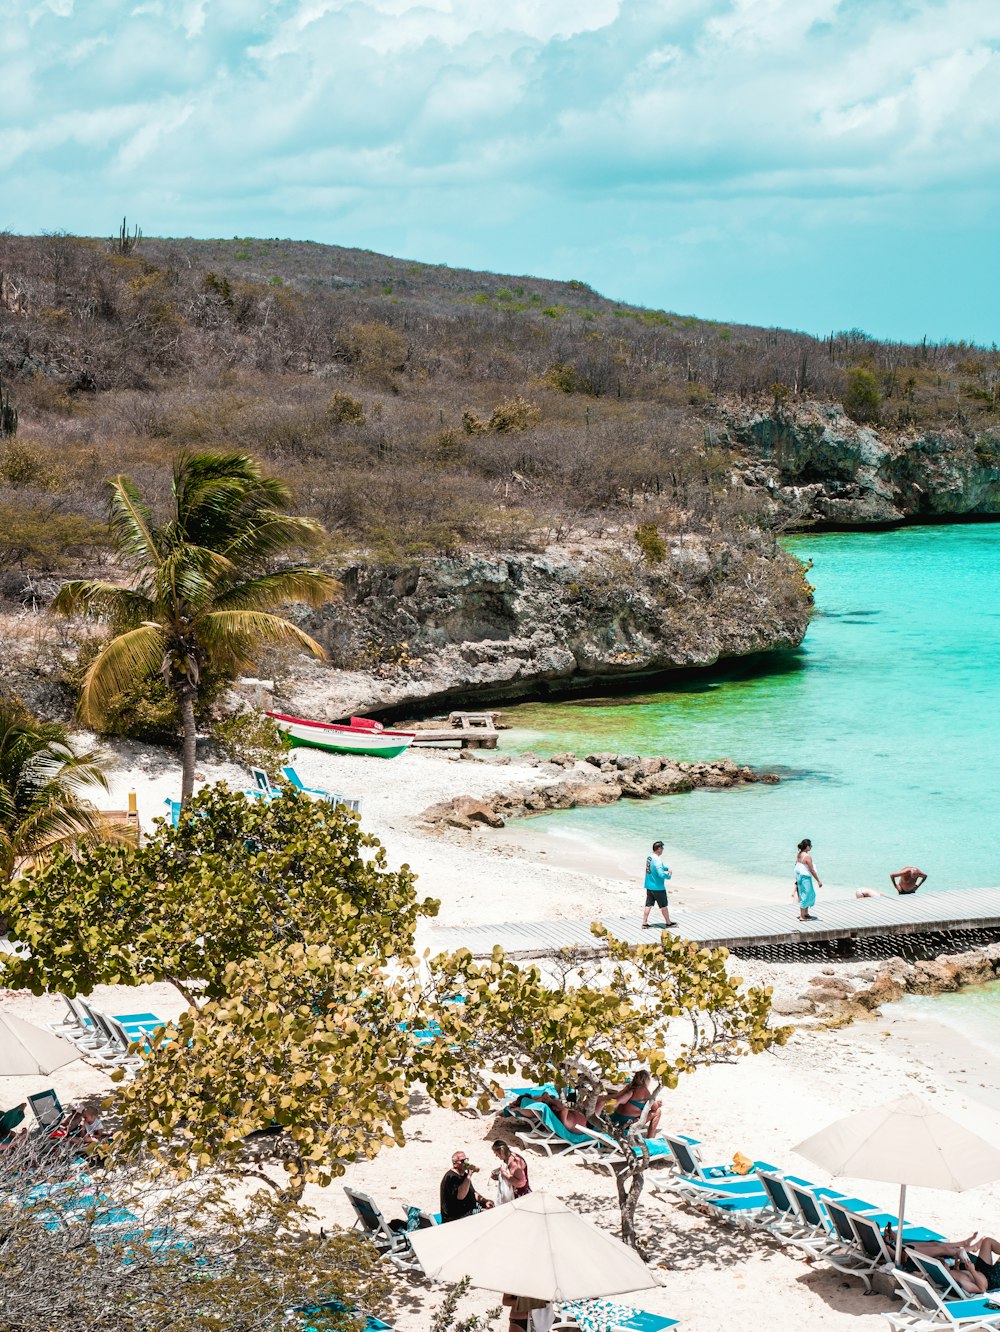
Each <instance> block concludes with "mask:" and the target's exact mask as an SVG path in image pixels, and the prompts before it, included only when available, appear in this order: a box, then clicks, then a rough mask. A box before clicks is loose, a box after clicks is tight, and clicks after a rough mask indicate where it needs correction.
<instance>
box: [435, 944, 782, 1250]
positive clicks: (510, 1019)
mask: <svg viewBox="0 0 1000 1332" xmlns="http://www.w3.org/2000/svg"><path fill="white" fill-rule="evenodd" d="M592 929H593V932H594V934H595V935H596V936H597V937H598V938H599V939H601V940H603V941H604V943H605V944H606V946H607V954H608V959H610V965H611V971H610V974H607V972H606V968H607V965H608V963H607V962H605V963H604V968H605V970H602V969H601V968H600V964H595V963H594V962H592V961H587V960H586V959H585V958H584V957H583V956H582V955H579V954H578V955H574V954H567V955H566V956H565V957H564V959H563V962H562V966H561V969H560V975H559V976H558V977H557V979H556V980H555V982H553V980H552V979H551V978H548V979H547V978H545V977H543V976H542V974H541V972H540V971H539V970H538V969H537V968H535V967H532V968H529V969H525V968H522V967H518V966H517V965H515V964H514V963H513V962H511V961H509V960H508V959H507V958H506V957H505V956H504V954H503V951H502V950H501V949H500V948H495V949H494V950H493V956H492V958H491V960H490V961H489V962H488V963H486V964H485V965H483V966H479V965H477V964H476V963H474V962H473V960H472V958H471V955H470V954H469V953H468V952H467V951H462V952H459V953H456V954H454V955H453V956H451V957H444V956H442V957H438V958H435V959H434V960H433V962H432V964H431V965H432V973H433V976H434V984H435V987H436V993H437V994H440V995H444V994H449V993H454V992H455V991H456V989H458V990H461V992H462V993H463V994H464V996H465V1002H464V1003H462V1004H452V1005H448V1004H441V1006H440V1011H441V1018H440V1024H441V1027H442V1033H443V1037H442V1038H443V1039H445V1038H447V1039H449V1040H451V1041H452V1042H453V1043H454V1045H455V1047H456V1048H458V1049H461V1050H467V1051H474V1052H475V1067H473V1066H472V1065H470V1069H469V1072H470V1075H472V1076H475V1075H476V1069H477V1068H479V1069H481V1068H491V1069H492V1070H493V1071H494V1072H495V1073H496V1074H500V1075H512V1074H519V1075H520V1076H523V1077H524V1078H526V1079H528V1080H530V1081H533V1082H537V1083H545V1082H550V1081H551V1082H554V1083H555V1084H556V1085H557V1086H559V1087H565V1086H567V1085H570V1084H572V1085H573V1086H574V1087H575V1088H576V1089H577V1095H578V1104H579V1105H580V1106H581V1108H582V1109H584V1110H585V1111H586V1113H588V1115H590V1116H592V1117H593V1116H600V1115H601V1112H602V1108H603V1097H604V1088H605V1087H606V1086H607V1085H608V1084H615V1085H619V1086H620V1085H622V1084H624V1083H625V1082H627V1080H628V1078H629V1076H630V1075H631V1069H632V1068H634V1066H635V1065H636V1064H641V1065H643V1066H645V1067H646V1068H648V1069H649V1071H650V1074H651V1079H652V1088H651V1089H652V1091H653V1092H654V1094H655V1092H656V1091H658V1090H659V1089H661V1088H662V1089H665V1090H670V1089H672V1088H674V1087H676V1086H677V1083H678V1080H679V1079H680V1077H681V1076H682V1075H684V1074H687V1073H693V1072H695V1071H696V1070H697V1069H698V1068H700V1067H702V1066H703V1065H705V1064H716V1063H721V1062H728V1061H733V1060H737V1059H740V1058H742V1057H744V1056H746V1055H749V1054H757V1053H760V1052H761V1051H763V1050H767V1049H770V1048H771V1047H772V1046H773V1045H783V1044H784V1043H785V1041H787V1039H788V1037H789V1036H790V1034H791V1028H790V1027H777V1028H775V1027H772V1026H771V1025H770V1011H771V990H770V987H755V986H750V987H744V985H743V981H742V979H741V978H740V977H738V976H731V975H730V974H729V973H728V971H727V967H726V963H727V960H728V957H729V953H728V950H727V949H725V948H713V949H704V948H699V947H698V945H697V944H694V943H691V942H690V941H688V940H686V939H681V938H678V937H676V936H673V935H671V936H670V937H669V938H664V939H663V940H662V941H657V942H655V943H650V944H639V945H632V944H627V943H623V942H622V941H621V940H619V939H615V938H613V937H612V936H611V935H609V934H608V932H607V930H606V929H604V927H603V926H600V925H594V926H592ZM479 1076H480V1077H481V1074H479ZM481 1086H482V1088H483V1092H484V1097H483V1100H482V1102H481V1104H482V1105H483V1106H484V1107H485V1106H486V1105H487V1104H488V1103H489V1098H490V1095H491V1094H493V1093H495V1090H496V1088H492V1087H490V1086H489V1084H488V1083H486V1082H482V1083H481ZM605 1131H606V1132H607V1133H609V1134H610V1135H611V1136H613V1137H614V1138H615V1139H616V1140H617V1141H618V1144H619V1148H620V1160H619V1161H618V1162H617V1164H616V1165H615V1183H616V1188H617V1193H618V1202H619V1206H620V1210H621V1233H622V1239H623V1240H624V1241H625V1242H626V1243H628V1244H631V1245H633V1246H635V1247H638V1241H637V1236H636V1229H635V1214H636V1208H637V1206H638V1203H639V1199H640V1196H641V1193H642V1189H643V1187H644V1183H645V1175H646V1171H647V1170H648V1168H649V1165H650V1156H649V1150H648V1148H647V1147H646V1145H645V1140H644V1139H643V1138H641V1137H640V1138H630V1137H629V1136H628V1133H627V1131H626V1130H623V1129H621V1128H617V1127H615V1126H614V1125H612V1124H611V1122H610V1120H609V1121H607V1122H606V1130H605Z"/></svg>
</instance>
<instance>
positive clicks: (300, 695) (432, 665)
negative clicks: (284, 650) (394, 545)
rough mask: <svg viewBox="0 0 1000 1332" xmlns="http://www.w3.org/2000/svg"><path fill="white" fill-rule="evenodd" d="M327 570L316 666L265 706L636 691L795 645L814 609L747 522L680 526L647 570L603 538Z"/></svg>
mask: <svg viewBox="0 0 1000 1332" xmlns="http://www.w3.org/2000/svg"><path fill="white" fill-rule="evenodd" d="M340 577H341V578H342V581H343V584H344V600H343V602H342V603H341V604H339V605H334V606H330V607H325V608H323V609H321V610H319V611H316V612H314V613H311V614H309V615H304V616H303V619H302V623H303V626H304V627H305V628H307V629H308V631H309V632H310V633H312V634H313V635H314V636H315V637H316V638H318V639H319V641H320V642H321V643H322V644H323V645H324V647H326V648H327V650H328V652H329V664H326V665H321V664H317V665H312V664H310V663H308V662H306V661H295V662H294V663H292V664H291V666H290V669H291V670H292V671H294V675H292V676H291V677H288V678H286V680H285V681H284V684H283V685H282V688H281V691H280V694H279V697H278V698H277V700H276V701H277V703H278V705H279V706H286V707H288V708H290V709H291V710H293V711H296V712H299V713H304V714H306V715H308V716H314V717H319V718H326V719H330V720H333V719H336V718H338V717H344V716H347V715H350V714H351V713H355V712H362V711H363V712H368V713H373V714H376V715H383V716H384V715H386V714H388V715H390V716H392V715H395V716H399V715H404V714H405V712H407V711H409V712H411V713H415V712H418V711H424V712H429V711H432V710H434V711H437V710H441V709H442V708H444V707H446V706H447V704H448V703H449V702H453V701H456V700H461V701H463V702H466V701H470V700H474V699H481V700H487V699H488V700H490V701H499V700H505V699H515V698H522V697H529V696H530V697H539V696H541V695H545V694H547V693H550V694H553V695H556V694H565V693H570V692H573V691H581V692H583V691H586V690H587V689H588V688H594V687H606V686H614V685H615V684H617V683H622V682H625V683H628V684H635V685H638V684H639V683H641V682H643V681H649V680H650V679H652V678H655V676H656V675H657V674H662V673H665V672H668V671H675V670H678V669H689V668H695V667H704V666H710V665H713V664H714V663H716V662H718V661H721V660H725V659H729V658H737V657H748V656H753V655H755V654H757V653H764V652H769V651H771V650H773V649H776V648H790V647H795V646H797V645H798V643H800V642H801V640H802V636H803V634H804V633H805V630H806V625H807V623H808V618H809V612H810V609H811V599H810V595H809V589H808V586H807V584H806V582H805V580H804V578H803V576H802V570H801V566H800V565H798V563H797V562H796V561H794V560H792V559H791V557H789V556H788V555H786V554H785V553H784V552H783V551H782V550H781V549H780V547H779V546H777V544H776V543H775V541H774V540H773V538H767V537H764V536H762V535H761V534H760V533H757V532H751V533H748V534H746V537H745V539H741V540H740V541H739V542H725V541H718V540H708V539H706V538H701V537H693V536H690V535H688V536H679V537H677V539H676V540H675V541H674V542H673V543H672V544H671V545H670V547H669V549H668V552H667V556H666V558H665V559H664V561H663V563H662V564H660V565H655V566H652V567H649V566H647V565H646V564H645V563H644V561H642V560H641V559H637V558H633V557H632V556H628V555H626V554H625V553H623V551H622V550H621V549H620V548H619V547H618V545H617V544H615V543H612V542H603V543H599V544H598V545H596V546H592V547H590V548H588V549H587V550H583V549H579V548H573V549H553V550H548V551H546V552H545V553H542V554H524V553H518V554H504V555H496V556H493V557H487V556H484V555H478V554H471V555H461V556H455V557H454V558H444V557H440V558H428V559H422V560H419V561H415V562H414V563H413V565H412V566H409V567H406V568H403V567H398V568H379V567H373V566H361V565H358V566H353V567H349V568H347V569H344V570H342V571H341V572H340ZM331 667H332V668H333V669H331Z"/></svg>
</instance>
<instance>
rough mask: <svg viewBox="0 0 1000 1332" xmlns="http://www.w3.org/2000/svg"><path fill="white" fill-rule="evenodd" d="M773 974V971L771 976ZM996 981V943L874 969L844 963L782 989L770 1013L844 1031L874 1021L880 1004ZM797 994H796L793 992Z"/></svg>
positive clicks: (999, 946) (999, 947) (999, 969)
mask: <svg viewBox="0 0 1000 1332" xmlns="http://www.w3.org/2000/svg"><path fill="white" fill-rule="evenodd" d="M775 971H776V968H773V969H772V975H773V974H774V972H775ZM997 979H1000V941H996V940H995V939H994V940H993V941H991V942H988V943H984V944H982V945H980V946H978V947H975V948H972V949H969V950H968V951H966V952H962V953H952V954H942V955H940V956H938V957H935V958H928V959H923V960H917V961H914V962H908V961H907V960H906V959H905V958H902V957H890V958H888V959H886V960H885V961H884V962H881V963H879V964H878V965H871V964H868V965H865V964H863V963H851V962H845V963H841V964H838V965H836V966H832V965H831V966H828V967H823V968H822V969H821V970H820V971H819V972H817V973H816V974H814V975H812V976H810V977H808V979H807V980H805V983H804V984H803V982H802V980H801V979H798V980H797V983H796V986H795V990H793V987H792V985H785V986H782V987H781V992H780V993H778V994H776V995H775V997H774V1000H773V1009H774V1012H775V1013H776V1014H780V1015H781V1016H783V1017H798V1018H812V1019H815V1020H816V1021H817V1022H818V1023H819V1024H821V1025H824V1026H835V1027H839V1026H845V1025H847V1024H848V1023H850V1022H853V1021H854V1020H856V1019H867V1018H871V1017H874V1016H877V1014H878V1013H879V1011H880V1010H881V1008H882V1005H883V1004H892V1003H895V1002H897V1001H898V1000H900V999H902V998H903V997H904V995H907V994H926V995H935V994H948V993H951V992H953V991H956V990H962V989H965V988H966V987H968V986H970V985H986V984H988V983H989V982H991V981H995V980H997ZM796 991H797V992H796Z"/></svg>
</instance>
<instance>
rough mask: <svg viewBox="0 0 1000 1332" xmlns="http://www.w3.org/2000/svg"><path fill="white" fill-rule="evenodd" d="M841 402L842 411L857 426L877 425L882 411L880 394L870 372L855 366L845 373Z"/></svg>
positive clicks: (875, 380)
mask: <svg viewBox="0 0 1000 1332" xmlns="http://www.w3.org/2000/svg"><path fill="white" fill-rule="evenodd" d="M841 402H842V403H843V406H844V411H845V412H846V413H847V415H848V416H849V417H850V418H851V420H852V421H857V422H858V424H859V425H878V420H879V416H880V414H881V411H882V393H881V390H880V389H879V384H878V380H877V379H876V378H875V376H874V374H872V372H871V371H870V370H864V369H862V368H861V367H860V366H855V367H854V368H853V369H851V370H848V372H847V384H846V386H845V388H844V393H843V397H842V398H841Z"/></svg>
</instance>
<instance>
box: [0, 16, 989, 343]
mask: <svg viewBox="0 0 1000 1332" xmlns="http://www.w3.org/2000/svg"><path fill="white" fill-rule="evenodd" d="M0 71H2V77H0V229H3V228H7V229H9V230H11V231H14V232H41V231H69V232H73V233H76V234H79V235H88V234H89V235H110V234H111V232H112V231H115V230H117V226H118V224H119V222H120V219H121V217H122V215H123V214H127V215H128V217H129V219H130V222H131V221H135V222H138V223H139V224H140V225H141V227H142V228H143V230H144V232H145V233H146V234H147V235H159V236H182V235H188V236H200V237H210V236H224V237H229V236H234V235H241V236H246V235H252V236H280V237H291V238H293V239H299V240H315V241H323V242H327V243H331V244H337V245H349V246H361V247H363V248H366V249H372V250H378V251H383V252H385V253H389V254H393V255H398V256H402V257H406V258H411V259H416V260H421V261H424V262H429V263H447V264H450V265H455V266H459V267H471V268H482V269H488V270H491V271H494V272H498V273H514V274H530V275H534V276H541V277H551V278H576V279H579V280H582V281H585V282H588V283H590V284H591V285H592V286H594V287H595V288H596V289H597V290H598V291H600V292H602V293H603V294H605V295H608V296H612V297H614V298H616V299H619V300H627V301H633V302H635V303H637V304H641V305H648V306H651V307H653V308H662V309H667V310H671V311H677V312H679V313H684V314H697V315H700V316H703V317H706V318H713V319H719V320H726V321H733V322H743V323H753V324H762V325H768V326H770V325H778V326H782V327H790V328H799V329H805V330H807V331H809V332H812V333H817V334H823V333H825V332H829V331H831V330H839V329H848V328H862V329H864V330H866V331H867V332H869V333H871V334H873V335H875V336H879V337H889V338H899V339H906V340H916V339H919V338H921V337H923V336H926V337H928V339H930V340H932V341H939V340H943V339H946V338H950V339H959V338H965V339H968V340H974V341H977V342H981V343H986V344H991V343H993V342H994V341H997V342H1000V327H998V326H1000V303H998V300H997V296H998V282H997V279H998V276H1000V259H998V243H997V233H998V226H997V224H998V222H1000V171H998V167H1000V0H424V2H423V3H417V4H414V3H408V0H137V2H136V3H121V2H120V0H0Z"/></svg>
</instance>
